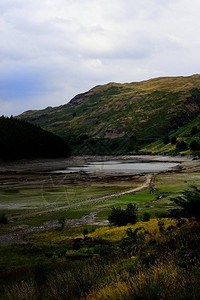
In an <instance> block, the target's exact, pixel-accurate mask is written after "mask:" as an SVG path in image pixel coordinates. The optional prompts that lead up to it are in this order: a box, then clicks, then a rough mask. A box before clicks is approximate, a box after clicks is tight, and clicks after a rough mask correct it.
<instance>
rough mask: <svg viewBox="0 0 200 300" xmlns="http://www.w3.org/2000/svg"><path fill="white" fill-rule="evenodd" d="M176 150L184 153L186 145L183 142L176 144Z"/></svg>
mask: <svg viewBox="0 0 200 300" xmlns="http://www.w3.org/2000/svg"><path fill="white" fill-rule="evenodd" d="M176 149H177V150H178V151H179V152H181V151H185V150H187V149H188V145H187V144H186V143H185V142H184V141H181V142H178V143H177V144H176Z"/></svg>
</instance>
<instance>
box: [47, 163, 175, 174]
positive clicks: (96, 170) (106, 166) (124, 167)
mask: <svg viewBox="0 0 200 300" xmlns="http://www.w3.org/2000/svg"><path fill="white" fill-rule="evenodd" d="M177 165H178V163H175V162H173V163H172V162H150V161H149V162H141V161H138V160H137V161H136V160H128V161H127V160H108V161H90V162H87V163H86V164H84V165H80V166H74V167H67V168H66V169H62V170H56V171H52V172H51V173H62V174H69V173H76V172H80V171H82V172H85V173H87V174H107V175H110V174H111V175H115V174H116V175H117V174H130V175H134V174H142V173H159V172H162V171H168V170H171V169H172V168H173V167H176V166H177Z"/></svg>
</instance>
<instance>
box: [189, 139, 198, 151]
mask: <svg viewBox="0 0 200 300" xmlns="http://www.w3.org/2000/svg"><path fill="white" fill-rule="evenodd" d="M199 149H200V145H199V143H197V141H192V142H191V143H190V150H191V151H196V150H199Z"/></svg>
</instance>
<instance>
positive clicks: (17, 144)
mask: <svg viewBox="0 0 200 300" xmlns="http://www.w3.org/2000/svg"><path fill="white" fill-rule="evenodd" d="M69 152H70V151H69V147H68V145H67V144H66V142H64V141H63V140H62V139H61V138H60V137H58V136H56V135H55V134H53V133H50V132H47V131H46V130H43V129H41V128H40V127H39V126H37V125H33V124H30V123H28V122H26V121H21V120H18V119H16V118H14V117H12V116H11V117H10V118H9V117H4V116H2V117H0V159H4V160H16V159H22V158H56V157H67V156H69Z"/></svg>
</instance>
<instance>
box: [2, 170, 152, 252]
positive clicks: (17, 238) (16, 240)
mask: <svg viewBox="0 0 200 300" xmlns="http://www.w3.org/2000/svg"><path fill="white" fill-rule="evenodd" d="M155 176H156V175H155V174H147V175H146V181H145V182H144V183H143V184H141V185H140V186H139V187H136V188H133V189H129V190H126V191H123V192H117V193H113V194H111V195H105V196H102V197H98V198H93V199H86V200H82V201H78V202H76V203H74V204H71V205H67V206H62V207H56V208H53V209H49V210H45V211H39V212H35V213H31V214H24V215H21V216H18V218H20V217H22V218H25V217H29V216H33V215H38V214H42V213H49V212H55V211H59V210H62V209H66V208H71V207H75V206H77V205H80V204H87V203H89V204H92V203H98V202H103V201H107V200H110V199H112V198H117V197H121V196H124V195H128V194H134V193H136V192H139V191H142V190H145V189H147V188H151V187H153V182H154V179H155ZM101 210H103V208H101V209H98V210H96V211H94V212H91V213H90V214H88V215H86V216H83V217H81V218H79V219H67V220H66V221H65V225H66V226H67V225H68V226H76V225H83V224H84V225H95V224H96V225H103V224H102V221H101V222H95V220H94V218H95V216H96V215H97V214H98V213H99V212H100V211H101ZM13 219H14V218H13ZM105 224H106V221H105V222H104V225H105ZM57 227H59V222H58V221H57V220H54V221H48V222H45V223H44V224H43V225H41V226H32V227H29V228H26V229H23V230H19V231H17V232H11V233H7V234H3V235H0V247H5V246H9V245H15V244H21V243H25V242H26V240H25V239H24V236H25V235H26V234H29V233H33V232H34V233H36V232H42V231H45V230H48V229H53V228H57Z"/></svg>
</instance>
